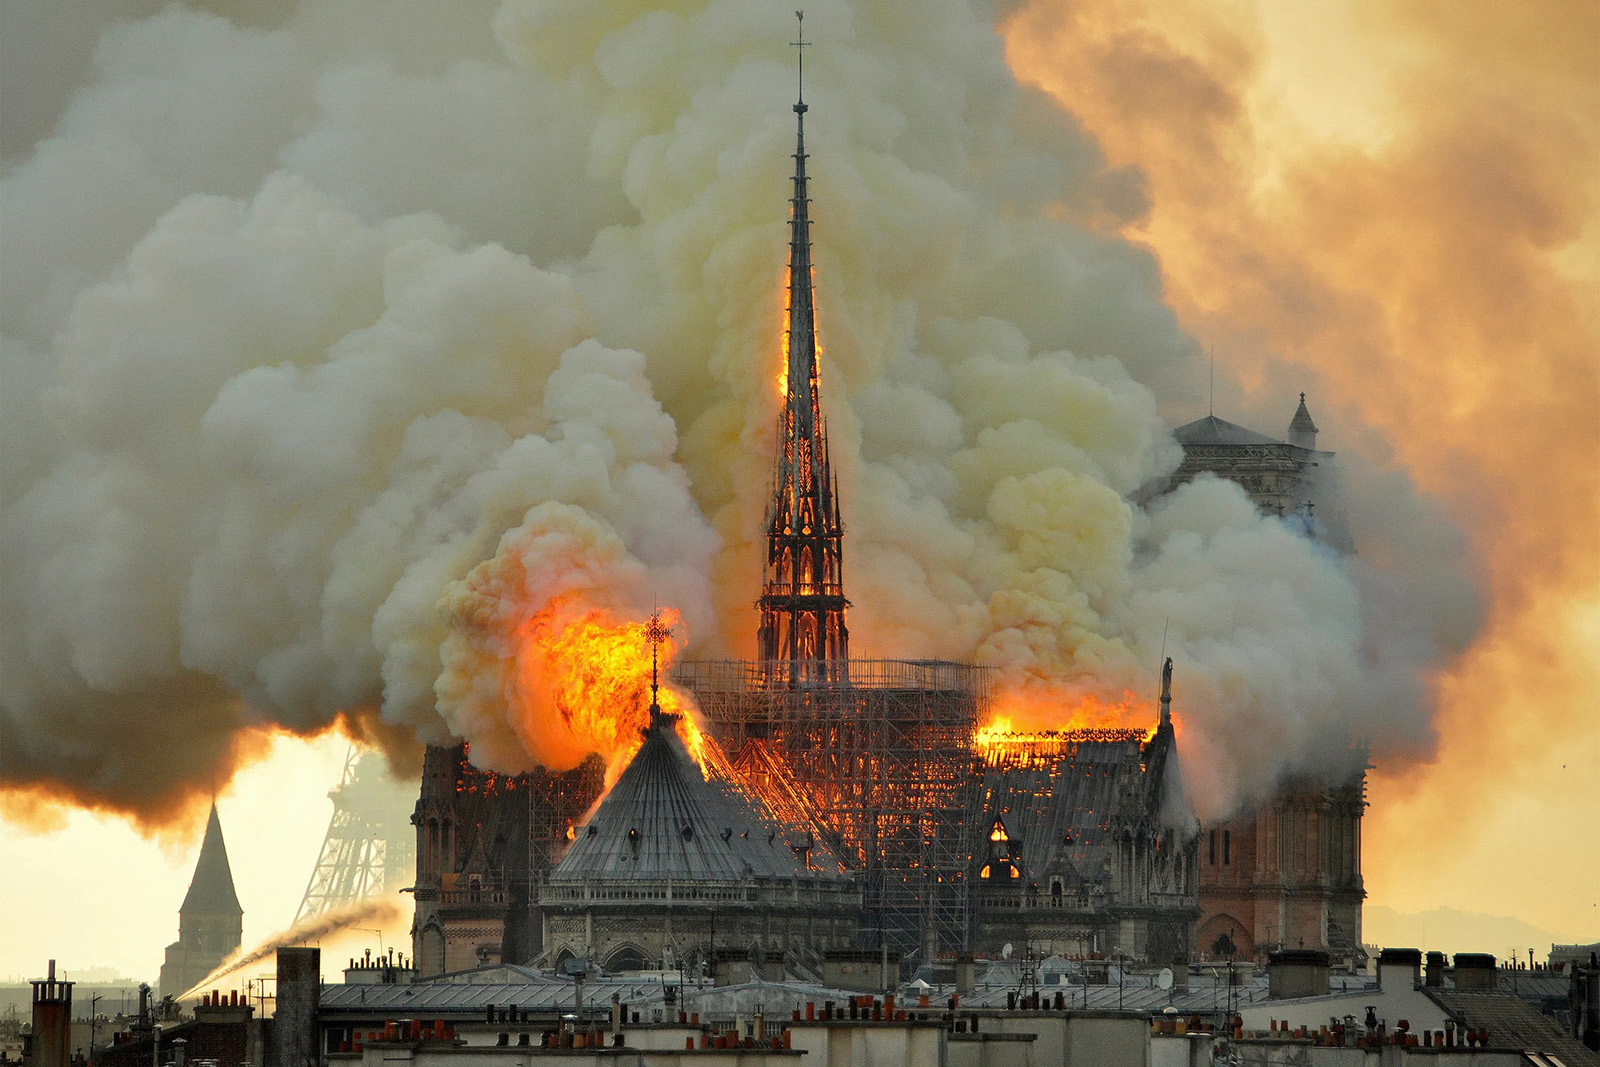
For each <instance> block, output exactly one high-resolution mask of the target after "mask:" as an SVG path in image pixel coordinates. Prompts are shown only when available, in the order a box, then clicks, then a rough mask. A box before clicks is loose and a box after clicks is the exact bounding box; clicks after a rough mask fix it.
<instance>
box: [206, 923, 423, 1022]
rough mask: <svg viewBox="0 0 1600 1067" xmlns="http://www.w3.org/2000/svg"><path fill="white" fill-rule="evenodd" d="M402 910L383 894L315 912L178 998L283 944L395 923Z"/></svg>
mask: <svg viewBox="0 0 1600 1067" xmlns="http://www.w3.org/2000/svg"><path fill="white" fill-rule="evenodd" d="M400 913H401V911H400V905H399V904H397V903H396V902H395V901H393V900H388V899H381V898H379V899H372V900H363V901H360V902H359V903H356V904H351V905H350V906H349V907H344V908H339V909H338V910H336V911H327V912H323V913H322V914H321V915H312V916H310V917H308V918H305V919H302V920H300V921H299V922H297V923H295V924H294V925H293V926H291V927H290V928H289V929H287V930H285V931H283V932H282V933H278V934H273V935H272V936H271V937H269V938H267V939H266V940H265V941H263V942H261V944H259V945H257V946H256V947H255V948H252V949H240V950H239V951H238V952H235V953H234V954H233V955H232V956H230V957H228V958H227V959H225V960H223V961H222V962H221V963H220V964H218V965H217V967H216V968H215V969H214V970H213V971H212V972H211V973H210V974H208V975H206V976H205V977H204V978H202V979H200V981H198V982H196V983H195V984H194V985H192V986H190V987H189V988H188V989H185V990H184V991H183V992H182V993H181V994H179V995H178V997H177V998H176V999H178V1000H183V999H184V998H186V997H189V996H192V995H194V994H195V993H199V992H202V991H203V990H204V989H205V988H206V986H208V985H210V984H211V983H212V982H215V981H218V980H219V979H222V978H226V977H227V976H228V975H230V974H233V973H234V972H235V971H241V970H243V969H244V968H246V967H248V966H250V965H251V964H252V963H259V962H261V961H262V960H264V959H266V958H267V957H268V956H270V955H272V954H273V953H275V952H277V951H278V950H279V949H280V948H288V947H290V946H292V945H304V944H306V943H307V942H314V941H320V940H322V939H323V938H325V937H329V936H331V935H333V934H336V933H338V932H339V931H341V930H350V929H361V928H362V924H365V923H375V924H378V925H380V926H386V925H391V924H393V923H394V922H395V921H396V920H397V919H399V918H400Z"/></svg>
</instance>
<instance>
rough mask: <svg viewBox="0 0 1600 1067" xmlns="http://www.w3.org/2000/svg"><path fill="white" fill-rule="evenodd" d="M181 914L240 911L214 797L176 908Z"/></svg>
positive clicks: (242, 911)
mask: <svg viewBox="0 0 1600 1067" xmlns="http://www.w3.org/2000/svg"><path fill="white" fill-rule="evenodd" d="M178 912H179V914H180V915H233V916H237V915H243V914H244V909H243V908H241V907H240V906H239V894H238V893H236V892H235V891H234V888H233V869H232V868H231V867H229V865H228V846H227V845H226V844H224V843H223V840H222V822H221V820H219V819H218V818H217V804H216V801H212V802H211V817H210V818H209V819H207V820H206V836H205V840H204V841H203V842H202V843H201V845H200V858H199V859H198V860H196V861H195V865H194V877H193V878H192V879H191V880H190V882H189V892H188V893H186V894H185V895H184V898H183V904H182V905H181V906H180V907H179V908H178Z"/></svg>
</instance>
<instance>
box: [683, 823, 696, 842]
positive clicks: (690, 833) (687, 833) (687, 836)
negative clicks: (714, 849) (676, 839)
mask: <svg viewBox="0 0 1600 1067" xmlns="http://www.w3.org/2000/svg"><path fill="white" fill-rule="evenodd" d="M683 839H684V840H685V841H691V840H693V839H694V827H692V826H687V825H686V826H684V828H683Z"/></svg>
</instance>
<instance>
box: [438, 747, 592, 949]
mask: <svg viewBox="0 0 1600 1067" xmlns="http://www.w3.org/2000/svg"><path fill="white" fill-rule="evenodd" d="M603 775H604V768H603V766H602V765H601V763H600V760H599V758H598V757H591V758H590V759H589V760H588V761H586V762H585V763H584V764H582V765H581V766H579V767H578V768H576V769H574V770H571V771H565V772H555V771H545V770H536V771H531V772H529V773H527V774H518V775H504V774H495V773H494V772H492V771H483V770H479V769H478V768H477V767H474V766H473V765H472V763H471V762H470V760H469V759H468V750H467V746H466V745H465V744H458V745H454V746H450V747H444V746H438V745H430V746H429V747H428V749H427V752H426V754H425V755H424V757H423V767H422V791H421V795H420V797H419V798H418V800H417V806H416V810H415V813H414V814H413V815H412V818H411V821H412V823H413V824H415V826H416V832H417V876H416V882H415V894H416V902H417V903H416V913H415V919H414V920H413V922H412V928H411V938H412V946H411V947H412V958H413V959H414V960H415V961H416V967H417V973H418V974H419V975H422V976H427V975H434V974H441V973H444V972H447V971H459V970H466V969H469V968H473V967H478V966H482V965H483V964H485V963H499V962H502V961H505V962H514V963H521V962H526V961H527V960H529V959H531V958H532V957H533V956H535V955H536V954H538V952H539V951H540V950H541V948H542V947H543V945H542V941H541V935H542V926H541V924H540V922H539V917H538V913H537V911H536V910H535V907H534V886H535V884H536V883H537V882H538V880H539V879H540V878H541V877H542V876H543V875H544V874H545V873H546V872H548V871H549V870H550V868H551V867H552V866H553V865H554V858H555V857H556V856H558V855H559V854H560V852H561V851H562V850H563V849H564V848H565V847H566V845H567V842H568V841H569V840H570V834H571V833H572V828H573V826H574V824H575V823H576V822H577V820H578V819H579V818H580V817H581V816H582V815H583V813H584V811H585V810H587V809H588V807H589V806H590V805H592V804H593V803H594V802H595V800H596V799H597V798H598V797H599V796H600V787H601V779H602V777H603Z"/></svg>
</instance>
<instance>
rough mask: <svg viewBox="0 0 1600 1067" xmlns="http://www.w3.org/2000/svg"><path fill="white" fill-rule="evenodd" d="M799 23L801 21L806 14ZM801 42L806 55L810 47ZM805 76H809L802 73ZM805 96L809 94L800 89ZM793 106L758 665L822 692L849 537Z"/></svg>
mask: <svg viewBox="0 0 1600 1067" xmlns="http://www.w3.org/2000/svg"><path fill="white" fill-rule="evenodd" d="M795 16H796V17H797V18H800V19H802V20H803V16H802V15H801V13H800V12H798V11H797V12H795ZM804 28H805V24H804V22H803V21H802V22H801V31H802V32H801V34H800V37H799V39H798V40H796V41H795V42H794V44H795V47H796V48H797V49H799V50H800V51H801V54H802V56H803V55H804V49H805V48H806V47H807V44H808V42H807V41H806V40H805V35H804ZM802 69H803V68H802ZM801 92H802V93H803V92H804V89H803V82H802V89H801ZM807 110H808V108H807V105H806V102H805V99H804V97H803V95H801V96H799V97H798V98H797V99H796V102H795V105H794V113H795V153H794V195H793V197H791V199H790V213H789V321H788V323H787V327H788V328H787V331H786V335H785V345H784V348H785V355H786V357H787V366H786V368H785V374H784V378H783V381H784V405H783V412H782V414H781V415H780V416H779V421H778V456H777V469H776V471H775V472H774V476H773V494H772V504H771V506H770V508H769V509H768V516H767V564H766V582H765V585H764V587H763V589H762V593H761V599H760V601H759V606H760V608H761V628H760V630H759V632H758V634H757V644H758V646H759V656H760V658H761V660H762V662H763V663H766V664H769V665H771V667H772V669H771V674H772V675H773V676H774V677H773V680H774V681H786V682H788V683H789V684H818V683H824V684H825V683H828V682H838V681H842V680H843V679H844V671H845V660H846V659H847V657H848V638H849V635H848V631H847V630H846V629H845V622H844V611H845V608H846V606H847V605H848V603H849V602H848V601H847V600H845V597H844V586H843V575H844V570H843V527H842V526H841V524H840V522H839V510H838V504H837V501H836V500H835V495H836V494H835V489H836V486H835V483H834V480H833V474H832V471H831V469H830V467H829V464H828V441H827V432H826V428H825V426H824V425H823V422H822V407H821V401H820V399H819V396H818V389H817V327H816V315H815V308H814V304H813V291H812V284H811V218H810V210H809V205H810V199H809V198H808V197H807V195H806V192H807V190H806V111H807Z"/></svg>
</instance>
